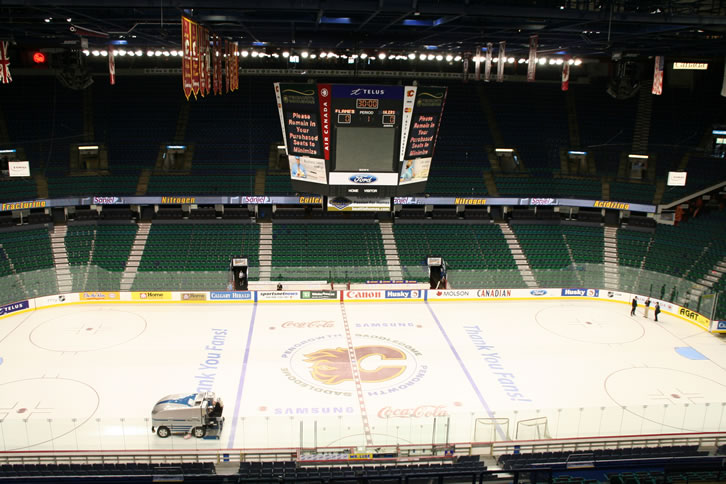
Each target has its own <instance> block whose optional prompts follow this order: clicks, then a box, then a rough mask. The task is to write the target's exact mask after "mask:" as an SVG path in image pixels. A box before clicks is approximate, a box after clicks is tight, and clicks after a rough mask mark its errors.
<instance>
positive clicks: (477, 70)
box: [474, 45, 481, 81]
mask: <svg viewBox="0 0 726 484" xmlns="http://www.w3.org/2000/svg"><path fill="white" fill-rule="evenodd" d="M474 79H476V80H477V81H481V46H480V45H477V46H476V54H474Z"/></svg>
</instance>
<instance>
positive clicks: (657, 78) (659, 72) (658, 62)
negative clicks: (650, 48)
mask: <svg viewBox="0 0 726 484" xmlns="http://www.w3.org/2000/svg"><path fill="white" fill-rule="evenodd" d="M664 65H665V58H664V57H663V56H662V55H657V56H655V69H654V71H653V90H652V91H651V92H652V93H653V94H655V95H656V96H660V95H661V94H663V67H664Z"/></svg>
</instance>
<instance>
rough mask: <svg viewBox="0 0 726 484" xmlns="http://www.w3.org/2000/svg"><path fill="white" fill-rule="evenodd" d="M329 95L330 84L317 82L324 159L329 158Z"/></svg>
mask: <svg viewBox="0 0 726 484" xmlns="http://www.w3.org/2000/svg"><path fill="white" fill-rule="evenodd" d="M331 95H332V93H331V89H330V84H318V103H319V104H320V123H321V124H322V129H321V130H320V134H321V136H320V138H321V139H322V141H323V155H324V156H325V159H326V160H329V159H330V116H332V113H331V107H330V99H331Z"/></svg>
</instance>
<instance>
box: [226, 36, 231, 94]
mask: <svg viewBox="0 0 726 484" xmlns="http://www.w3.org/2000/svg"><path fill="white" fill-rule="evenodd" d="M230 62H232V55H231V54H230V49H229V41H228V40H225V41H224V90H225V92H229V87H230V86H229V83H230V77H231V75H230V72H231V71H232V69H231V66H230Z"/></svg>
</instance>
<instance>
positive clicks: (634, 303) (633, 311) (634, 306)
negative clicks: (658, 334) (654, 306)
mask: <svg viewBox="0 0 726 484" xmlns="http://www.w3.org/2000/svg"><path fill="white" fill-rule="evenodd" d="M637 307H638V300H637V299H636V298H633V309H631V310H630V315H631V316H635V309H636V308H637Z"/></svg>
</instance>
